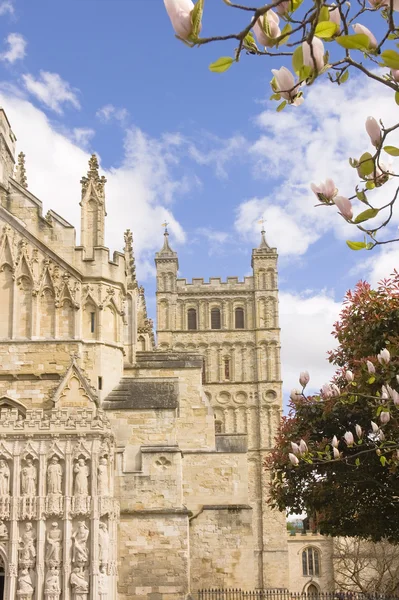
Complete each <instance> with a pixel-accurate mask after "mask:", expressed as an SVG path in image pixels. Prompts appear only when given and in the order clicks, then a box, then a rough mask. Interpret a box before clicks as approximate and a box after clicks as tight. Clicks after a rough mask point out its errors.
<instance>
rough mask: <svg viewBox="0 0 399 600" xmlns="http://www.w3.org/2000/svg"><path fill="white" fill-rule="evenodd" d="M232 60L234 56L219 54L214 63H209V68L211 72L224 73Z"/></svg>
mask: <svg viewBox="0 0 399 600" xmlns="http://www.w3.org/2000/svg"><path fill="white" fill-rule="evenodd" d="M233 62H234V58H231V56H221V57H220V58H218V59H217V60H216V61H215V62H214V63H212V64H211V65H209V70H210V71H212V73H224V72H225V71H227V70H228V69H230V67H231V65H232V64H233Z"/></svg>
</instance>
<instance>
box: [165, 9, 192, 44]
mask: <svg viewBox="0 0 399 600" xmlns="http://www.w3.org/2000/svg"><path fill="white" fill-rule="evenodd" d="M164 3H165V8H166V11H167V13H168V15H169V18H170V20H171V22H172V26H173V29H174V30H175V32H176V34H177V35H178V36H179V37H180V38H182V39H183V40H187V39H188V38H189V37H190V35H191V33H192V31H193V24H192V22H191V11H192V10H193V8H194V4H193V2H192V1H191V0H164Z"/></svg>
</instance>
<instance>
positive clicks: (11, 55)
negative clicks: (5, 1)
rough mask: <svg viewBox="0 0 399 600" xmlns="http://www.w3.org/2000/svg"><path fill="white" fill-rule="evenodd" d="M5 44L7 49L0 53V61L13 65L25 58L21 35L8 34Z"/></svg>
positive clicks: (24, 45)
mask: <svg viewBox="0 0 399 600" xmlns="http://www.w3.org/2000/svg"><path fill="white" fill-rule="evenodd" d="M0 11H1V5H0ZM0 14H1V13H0ZM6 43H7V44H8V49H7V50H6V51H5V52H2V53H0V60H2V61H5V62H9V63H11V64H13V63H15V61H17V60H22V59H23V58H24V57H25V55H26V45H27V42H26V40H25V38H24V37H23V35H21V34H20V33H10V34H9V35H8V36H7V38H6Z"/></svg>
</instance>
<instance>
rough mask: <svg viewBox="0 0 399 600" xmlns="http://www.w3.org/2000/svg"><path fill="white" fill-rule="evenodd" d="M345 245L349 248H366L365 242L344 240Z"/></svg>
mask: <svg viewBox="0 0 399 600" xmlns="http://www.w3.org/2000/svg"><path fill="white" fill-rule="evenodd" d="M346 243H347V245H348V246H349V248H350V249H351V250H365V249H366V248H367V244H366V242H351V241H350V240H346Z"/></svg>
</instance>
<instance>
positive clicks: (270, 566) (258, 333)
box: [0, 110, 289, 600]
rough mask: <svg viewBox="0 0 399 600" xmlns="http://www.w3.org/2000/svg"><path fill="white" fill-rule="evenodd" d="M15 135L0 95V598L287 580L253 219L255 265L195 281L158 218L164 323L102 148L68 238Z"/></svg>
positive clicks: (271, 328)
mask: <svg viewBox="0 0 399 600" xmlns="http://www.w3.org/2000/svg"><path fill="white" fill-rule="evenodd" d="M15 144H16V138H15V135H14V133H13V131H12V129H11V126H10V123H9V122H8V119H7V116H6V114H5V112H4V111H3V110H0V356H1V358H0V360H1V370H0V565H1V572H0V600H16V599H18V600H139V599H143V598H147V599H148V600H183V599H184V598H186V597H187V596H188V595H189V594H193V595H195V592H196V591H197V590H199V589H201V588H210V587H212V588H216V587H234V588H244V589H255V588H263V589H271V588H287V587H288V583H287V582H288V578H289V575H288V542H287V533H286V523H285V515H283V514H279V513H275V512H273V511H271V509H270V508H269V506H268V498H267V482H268V473H267V471H266V470H265V467H264V461H265V458H266V457H267V455H268V452H269V451H270V449H271V447H272V444H273V439H274V436H275V433H276V429H277V427H278V423H279V419H280V414H281V404H282V392H281V375H280V358H279V356H280V355H279V352H280V339H279V324H278V284H277V252H276V249H275V248H271V247H269V245H268V243H267V240H266V238H265V233H264V232H262V234H261V239H260V244H259V246H258V247H257V248H255V249H254V250H253V252H252V263H251V264H252V275H251V276H249V277H245V278H244V279H243V280H240V279H239V278H238V277H228V278H227V281H221V280H220V279H219V278H211V279H210V280H209V281H204V280H203V279H199V278H198V279H192V281H190V282H189V281H186V280H185V279H181V278H179V273H178V267H179V264H178V256H177V253H176V252H175V251H173V249H172V248H171V245H170V242H169V238H168V232H167V231H166V230H165V233H164V241H163V245H162V244H161V243H160V246H162V248H161V249H160V251H159V252H157V254H156V256H155V264H156V273H157V337H156V341H155V337H154V332H153V323H152V321H151V319H149V318H148V315H147V310H146V302H145V296H144V290H143V288H142V287H140V285H139V283H138V281H137V279H136V272H135V259H134V250H133V236H132V233H131V232H130V230H127V231H126V232H125V235H124V243H122V240H121V248H123V249H122V250H121V251H120V252H115V253H114V254H113V256H110V253H109V250H108V248H106V247H105V246H104V237H105V236H104V232H105V223H106V193H105V192H106V179H105V177H104V176H102V175H101V174H100V173H99V165H98V161H97V158H96V156H94V155H93V156H92V157H91V158H90V161H89V165H88V171H87V174H86V175H85V176H83V177H82V179H81V197H80V199H79V198H71V200H70V201H71V202H78V201H79V200H80V207H81V229H80V244H79V245H76V231H75V229H74V227H73V226H72V225H71V224H69V223H68V222H67V221H66V220H65V219H64V218H63V217H62V216H60V215H58V214H57V213H55V212H54V211H52V210H50V211H49V212H47V214H45V215H44V214H43V211H42V203H41V201H40V200H39V199H38V198H36V197H35V196H34V194H33V193H32V192H31V191H30V190H29V189H28V184H27V174H26V171H25V161H24V155H23V154H22V153H20V154H19V156H18V158H17V160H16V158H15ZM84 170H85V165H82V172H83V171H84ZM33 191H34V190H33ZM132 225H134V221H133V223H132Z"/></svg>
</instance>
